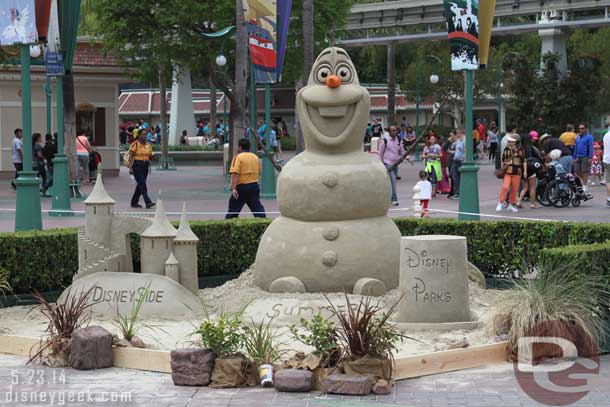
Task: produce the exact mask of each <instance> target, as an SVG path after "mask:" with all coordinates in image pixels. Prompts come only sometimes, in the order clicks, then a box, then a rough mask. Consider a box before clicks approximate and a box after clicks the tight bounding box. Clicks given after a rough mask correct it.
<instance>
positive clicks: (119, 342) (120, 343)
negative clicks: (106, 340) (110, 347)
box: [114, 337, 134, 348]
mask: <svg viewBox="0 0 610 407" xmlns="http://www.w3.org/2000/svg"><path fill="white" fill-rule="evenodd" d="M114 346H117V347H119V348H133V347H134V346H133V344H132V343H131V342H129V341H128V340H127V339H125V338H121V339H119V338H116V337H115V338H114Z"/></svg>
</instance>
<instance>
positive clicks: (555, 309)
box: [489, 261, 610, 364]
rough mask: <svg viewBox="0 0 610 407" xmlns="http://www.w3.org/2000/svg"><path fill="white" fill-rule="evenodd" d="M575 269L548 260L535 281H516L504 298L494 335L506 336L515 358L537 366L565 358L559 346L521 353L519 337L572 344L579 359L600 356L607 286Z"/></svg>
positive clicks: (498, 308)
mask: <svg viewBox="0 0 610 407" xmlns="http://www.w3.org/2000/svg"><path fill="white" fill-rule="evenodd" d="M575 270H577V268H573V267H571V266H570V264H557V262H552V261H544V262H543V263H541V264H540V265H539V267H538V270H537V276H536V277H535V278H531V279H519V280H515V284H514V287H513V288H512V289H509V290H507V291H505V292H502V293H501V294H500V296H499V298H498V299H497V301H496V306H495V307H494V310H493V312H492V316H491V318H490V320H489V321H490V325H491V329H492V331H493V333H494V334H496V335H505V336H507V338H508V343H509V350H510V354H511V357H512V358H513V359H517V358H518V359H519V360H520V361H522V362H531V363H533V364H536V363H539V362H542V361H543V360H545V359H552V358H556V357H561V356H563V355H562V353H561V351H560V350H559V348H558V347H556V346H553V345H551V346H549V345H544V344H532V346H531V347H530V350H531V351H532V352H533V353H530V354H523V353H522V354H521V355H520V354H519V343H523V341H521V342H520V339H521V338H524V339H526V340H527V338H531V337H541V336H542V337H559V338H563V339H567V340H570V341H571V342H572V343H574V344H575V345H576V347H577V349H578V353H579V356H581V357H589V356H594V354H595V353H597V351H598V349H599V346H600V345H601V344H602V342H603V339H604V331H605V329H606V322H605V320H606V318H607V316H608V310H609V309H610V292H608V282H607V279H606V280H605V279H604V278H603V277H601V276H598V275H596V273H595V272H592V273H591V274H584V273H582V272H578V271H575Z"/></svg>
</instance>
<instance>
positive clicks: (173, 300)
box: [57, 272, 202, 318]
mask: <svg viewBox="0 0 610 407" xmlns="http://www.w3.org/2000/svg"><path fill="white" fill-rule="evenodd" d="M92 287H93V290H92V291H91V294H90V295H89V297H88V299H87V301H88V303H90V304H93V306H92V312H93V315H95V316H100V317H114V316H116V315H117V309H118V312H119V313H120V314H123V315H131V313H132V310H133V309H134V307H135V306H136V303H137V302H138V300H139V299H140V296H141V295H144V296H145V297H144V303H143V305H142V308H141V309H140V317H142V318H150V317H175V316H178V315H189V314H193V313H198V312H200V311H201V309H202V308H201V302H200V300H199V298H198V297H197V296H195V295H194V294H193V293H192V292H191V291H189V290H187V289H186V288H185V287H184V286H182V285H180V284H178V283H177V282H175V281H174V280H172V279H171V278H169V277H166V276H162V275H158V274H140V273H113V272H106V273H105V272H100V273H95V274H91V275H88V276H85V277H82V278H79V279H77V280H75V281H74V282H73V283H72V285H71V286H70V287H69V288H68V289H66V291H64V292H63V293H62V295H61V297H59V299H58V300H57V302H58V303H62V302H63V301H65V298H66V294H67V293H68V291H69V292H70V293H71V295H78V294H80V293H81V292H86V291H87V290H89V289H91V288H92ZM147 290H148V291H147Z"/></svg>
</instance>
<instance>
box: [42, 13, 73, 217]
mask: <svg viewBox="0 0 610 407" xmlns="http://www.w3.org/2000/svg"><path fill="white" fill-rule="evenodd" d="M58 11H59V15H60V17H61V18H60V21H61V25H60V27H59V33H60V42H61V51H62V52H61V53H62V56H63V58H62V60H63V67H64V69H63V72H65V73H71V71H72V62H73V60H74V53H75V52H76V35H77V33H78V22H79V18H80V1H74V2H71V1H62V2H61V3H60V4H59V6H58ZM62 84H63V77H62V76H57V77H56V79H55V88H56V89H55V92H56V99H57V155H56V156H55V158H54V159H53V201H52V202H51V212H50V213H49V215H51V216H73V212H72V208H71V206H70V177H69V173H68V157H67V156H66V155H65V152H64V142H65V136H66V135H65V134H64V130H65V129H64V94H63V88H62ZM71 136H72V137H74V135H71Z"/></svg>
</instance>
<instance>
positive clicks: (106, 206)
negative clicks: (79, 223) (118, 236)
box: [83, 172, 114, 247]
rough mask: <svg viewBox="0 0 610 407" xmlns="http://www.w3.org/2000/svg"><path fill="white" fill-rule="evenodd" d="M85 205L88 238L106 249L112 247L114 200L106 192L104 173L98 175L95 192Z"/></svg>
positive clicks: (92, 192) (90, 195)
mask: <svg viewBox="0 0 610 407" xmlns="http://www.w3.org/2000/svg"><path fill="white" fill-rule="evenodd" d="M83 203H84V204H85V233H86V235H87V238H89V239H90V240H92V241H94V242H95V243H99V244H101V245H103V246H105V247H110V239H111V233H110V232H111V229H112V216H113V207H114V199H112V197H111V196H110V195H109V194H108V192H106V188H104V183H103V182H102V173H101V172H98V173H97V180H96V182H95V186H94V187H93V191H91V194H89V196H88V197H87V199H85V201H84V202H83Z"/></svg>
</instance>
